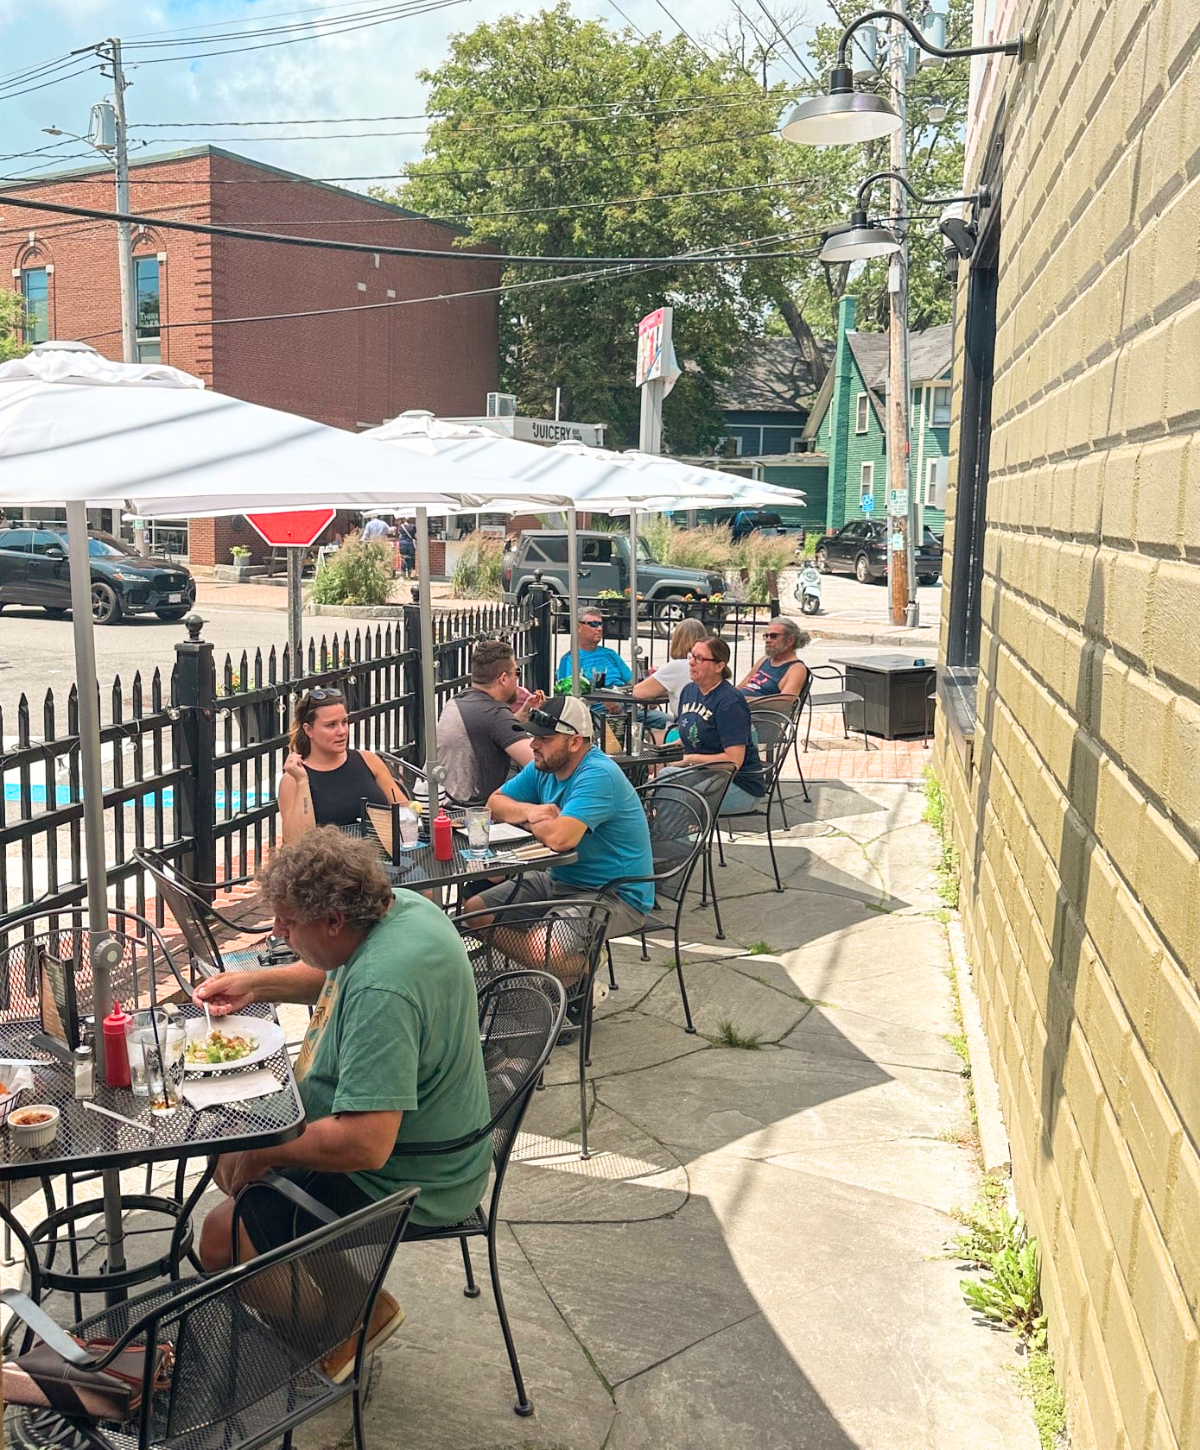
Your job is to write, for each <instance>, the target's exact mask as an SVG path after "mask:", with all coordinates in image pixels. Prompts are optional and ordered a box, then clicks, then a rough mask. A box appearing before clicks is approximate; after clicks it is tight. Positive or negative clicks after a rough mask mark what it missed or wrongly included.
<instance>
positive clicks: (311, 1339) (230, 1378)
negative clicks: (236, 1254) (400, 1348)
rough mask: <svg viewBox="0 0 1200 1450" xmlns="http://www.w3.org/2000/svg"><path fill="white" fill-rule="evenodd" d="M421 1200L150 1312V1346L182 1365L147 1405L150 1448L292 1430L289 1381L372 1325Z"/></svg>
mask: <svg viewBox="0 0 1200 1450" xmlns="http://www.w3.org/2000/svg"><path fill="white" fill-rule="evenodd" d="M416 1197H417V1190H416V1189H405V1190H404V1191H403V1192H400V1193H395V1194H393V1195H392V1196H391V1197H389V1198H384V1199H380V1200H379V1201H378V1202H376V1203H372V1204H369V1205H368V1206H367V1207H366V1208H361V1209H358V1210H357V1211H356V1212H355V1213H351V1214H347V1215H346V1217H344V1218H339V1219H337V1220H336V1221H335V1222H334V1223H331V1224H327V1225H324V1226H323V1227H321V1228H318V1229H315V1230H314V1231H313V1232H312V1233H309V1234H305V1235H304V1237H303V1238H299V1239H297V1240H295V1242H294V1243H290V1244H285V1245H283V1247H282V1248H279V1249H274V1250H272V1251H271V1252H270V1253H267V1254H264V1255H263V1256H262V1257H260V1258H257V1259H251V1260H250V1261H249V1262H248V1263H245V1264H240V1265H238V1266H236V1267H235V1268H232V1269H228V1270H226V1271H225V1272H224V1273H222V1274H219V1275H216V1276H215V1277H213V1278H212V1279H208V1280H203V1281H201V1282H200V1283H199V1284H198V1285H197V1287H195V1288H193V1289H184V1290H183V1291H182V1292H181V1293H177V1294H175V1295H173V1296H169V1297H168V1298H167V1301H166V1303H164V1304H162V1305H161V1306H159V1307H157V1308H156V1309H155V1310H154V1311H153V1312H152V1313H151V1314H149V1315H147V1316H145V1317H144V1318H143V1320H142V1327H141V1329H140V1331H139V1339H140V1340H142V1341H143V1342H145V1343H146V1344H147V1345H148V1346H153V1345H156V1344H162V1343H167V1344H172V1345H174V1348H175V1367H174V1371H173V1373H172V1376H171V1387H170V1391H169V1392H168V1393H163V1394H159V1395H155V1396H153V1397H152V1398H151V1399H149V1400H148V1402H146V1403H145V1404H144V1405H143V1407H142V1411H141V1414H142V1416H143V1423H145V1422H146V1421H147V1420H148V1422H149V1436H148V1437H147V1439H146V1440H144V1441H143V1443H150V1442H154V1443H159V1442H161V1441H165V1440H174V1439H176V1438H177V1437H178V1438H179V1439H180V1440H182V1439H183V1437H185V1436H189V1435H196V1436H197V1440H199V1438H200V1437H199V1434H198V1432H200V1431H202V1430H204V1429H206V1428H207V1427H209V1426H213V1425H221V1424H222V1423H224V1422H230V1421H232V1422H234V1423H233V1424H232V1425H229V1426H228V1433H227V1437H225V1438H227V1439H228V1440H229V1441H230V1442H231V1443H240V1442H244V1441H247V1440H252V1441H253V1442H254V1443H258V1442H259V1440H260V1439H261V1438H263V1432H264V1431H267V1430H269V1429H270V1428H271V1427H272V1425H278V1424H279V1423H281V1422H282V1421H283V1420H284V1419H285V1418H286V1417H287V1416H288V1414H289V1413H290V1412H291V1411H292V1410H293V1409H294V1398H293V1393H292V1390H291V1387H290V1381H292V1380H294V1379H295V1377H296V1376H297V1375H299V1374H302V1373H303V1372H304V1371H305V1370H307V1369H308V1367H309V1366H311V1365H313V1364H315V1363H316V1362H317V1361H318V1360H319V1359H321V1358H322V1356H324V1355H326V1354H328V1352H329V1351H330V1350H331V1349H334V1348H335V1347H336V1346H337V1345H339V1344H341V1343H342V1341H343V1340H345V1339H347V1338H348V1337H349V1336H350V1335H351V1334H353V1333H354V1332H355V1330H356V1329H358V1327H359V1325H360V1324H361V1323H362V1321H363V1317H364V1313H365V1311H366V1308H367V1305H368V1303H369V1301H370V1300H371V1299H372V1297H373V1295H374V1293H375V1292H376V1291H377V1289H378V1287H379V1285H380V1284H382V1282H383V1278H384V1275H385V1274H386V1273H387V1270H388V1266H389V1265H390V1263H391V1260H392V1256H393V1254H394V1253H395V1251H396V1245H397V1244H398V1243H399V1241H400V1238H401V1235H402V1234H403V1233H404V1230H405V1229H406V1228H407V1226H408V1221H409V1216H410V1215H411V1213H412V1206H413V1203H414V1201H415V1199H416ZM135 1307H136V1306H135ZM105 1320H106V1323H107V1324H108V1325H109V1326H110V1327H109V1331H108V1332H109V1333H113V1332H114V1330H115V1331H116V1332H117V1333H120V1332H121V1326H120V1325H119V1323H118V1324H114V1323H113V1311H112V1310H110V1311H108V1313H107V1315H106V1316H105ZM131 1327H132V1325H131ZM221 1439H222V1437H220V1436H217V1437H205V1443H210V1442H211V1443H213V1444H217V1443H220V1442H221Z"/></svg>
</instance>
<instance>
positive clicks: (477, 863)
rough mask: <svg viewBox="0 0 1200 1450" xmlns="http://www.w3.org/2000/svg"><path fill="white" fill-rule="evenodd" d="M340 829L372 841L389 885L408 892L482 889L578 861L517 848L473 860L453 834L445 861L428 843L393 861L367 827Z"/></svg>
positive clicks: (568, 853) (566, 853) (567, 855)
mask: <svg viewBox="0 0 1200 1450" xmlns="http://www.w3.org/2000/svg"><path fill="white" fill-rule="evenodd" d="M341 830H343V831H344V832H345V833H346V834H347V835H348V836H359V837H365V838H366V839H367V840H370V841H374V842H375V843H376V844H377V845H378V847H379V851H380V854H381V855H382V857H383V860H384V867H385V869H386V870H387V873H388V878H389V880H390V881H391V883H392V885H393V886H403V887H405V888H407V889H408V890H410V891H433V890H437V889H439V888H443V889H452V888H454V887H459V888H461V887H463V886H469V885H470V884H471V883H472V882H474V881H478V882H479V884H480V886H481V887H482V886H484V885H486V884H487V883H488V882H493V883H494V882H496V881H506V880H508V879H510V878H511V877H513V876H521V875H523V874H524V873H525V872H526V871H545V870H546V869H547V868H548V867H550V866H569V865H570V864H571V863H572V862H573V861H576V860H578V855H577V853H576V852H575V851H551V850H549V849H547V850H546V851H545V852H544V853H539V854H538V855H518V854H516V853H517V852H520V851H522V850H523V849H524V848H522V847H519V846H518V847H514V848H512V849H507V848H505V847H503V846H500V847H497V848H496V849H495V850H494V852H493V854H492V855H491V856H488V857H486V858H484V859H483V860H474V859H472V858H471V857H469V856H466V855H465V854H464V848H463V847H461V846H460V845H459V844H458V835H457V832H456V833H455V840H454V847H453V849H454V854H453V856H452V857H451V859H450V860H449V861H437V860H435V859H434V855H433V847H432V846H431V845H430V844H429V843H428V842H422V843H421V845H419V846H414V847H412V848H411V849H408V850H401V851H400V852H399V854H398V855H397V856H396V857H395V858H392V857H391V856H390V855H389V854H388V851H387V849H386V848H385V847H384V845H383V843H382V842H381V841H380V840H379V837H378V836H377V835H376V834H375V832H374V831H373V830H372V829H371V828H370V827H369V826H364V825H363V824H362V823H361V822H358V823H355V824H352V825H348V826H342V827H341ZM537 844H538V843H537V842H536V841H535V840H533V839H532V838H531V839H530V842H529V845H530V847H533V846H536V845H537Z"/></svg>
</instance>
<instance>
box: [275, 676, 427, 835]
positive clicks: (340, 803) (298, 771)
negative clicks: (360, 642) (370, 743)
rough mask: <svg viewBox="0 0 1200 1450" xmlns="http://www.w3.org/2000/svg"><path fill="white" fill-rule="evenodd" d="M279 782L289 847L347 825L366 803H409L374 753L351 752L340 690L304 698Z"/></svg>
mask: <svg viewBox="0 0 1200 1450" xmlns="http://www.w3.org/2000/svg"><path fill="white" fill-rule="evenodd" d="M288 746H289V754H288V757H287V759H286V760H285V761H284V762H283V778H282V779H281V780H280V782H279V815H280V819H281V820H282V822H283V839H284V842H285V844H288V845H290V844H291V843H292V842H293V841H296V840H298V839H299V838H300V837H301V836H302V835H303V834H304V833H305V831H311V830H313V829H314V828H315V827H317V826H348V825H351V824H352V823H353V822H355V821H357V820H359V819H360V818H361V816H362V803H363V801H364V800H367V801H370V803H371V804H372V805H379V806H385V805H390V804H391V803H392V802H393V801H395V802H397V803H399V804H404V803H406V802H407V800H408V797H407V796H406V795H405V794H404V792H403V791H402V790H401V789H400V787H399V786H398V785H397V784H396V782H395V781H394V780H393V779H392V777H391V776H390V775H389V774H388V768H387V766H386V765H384V763H383V761H382V760H380V758H379V757H378V756H377V755H376V754H375V753H374V751H371V750H351V749H350V721H349V717H348V716H347V714H346V697H345V696H344V695H343V694H342V692H341V690H334V689H322V688H318V689H315V690H309V692H308V693H307V694H306V695H302V696H301V697H300V703H299V704H298V705H297V706H296V714H295V716H294V718H293V720H292V729H291V733H290V735H289V737H288Z"/></svg>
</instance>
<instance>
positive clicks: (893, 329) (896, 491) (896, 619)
mask: <svg viewBox="0 0 1200 1450" xmlns="http://www.w3.org/2000/svg"><path fill="white" fill-rule="evenodd" d="M894 8H895V9H896V10H897V11H899V12H900V13H901V14H904V13H905V8H906V7H905V0H896V3H895V6H894ZM907 41H908V35H907V32H906V31H905V29H904V27H903V26H902V25H900V23H899V22H898V21H895V20H893V21H892V24H891V42H892V43H891V46H890V63H891V71H892V93H893V94H892V103H893V105H894V106H895V108H896V111H897V114H898V115H899V117H900V125H899V127H898V128H897V129H896V130H895V131H893V132H892V136H891V143H890V144H891V156H890V161H891V170H892V171H895V172H899V173H900V175H902V176H904V177H905V178H907V176H908V142H907V126H908V95H907V93H908V55H907V50H908V45H907ZM907 213H908V196H907V193H906V192H905V190H904V187H903V186H902V185H901V184H900V182H898V181H896V180H893V181H892V182H891V215H892V218H893V221H892V226H893V228H894V229H895V233H896V235H897V237H898V238H899V239H900V251H899V253H898V254H897V255H896V256H895V257H893V258H892V261H891V264H890V266H889V269H888V406H887V453H888V522H887V536H888V583H889V595H890V598H891V620H892V623H893V624H904V623H906V622H907V623H910V624H916V623H917V619H916V579H915V574H916V555H915V551H914V544H915V530H914V526H913V505H914V503H915V500H914V499H913V498H912V489H911V488H910V487H909V469H908V453H909V432H908V409H909V384H908V222H907Z"/></svg>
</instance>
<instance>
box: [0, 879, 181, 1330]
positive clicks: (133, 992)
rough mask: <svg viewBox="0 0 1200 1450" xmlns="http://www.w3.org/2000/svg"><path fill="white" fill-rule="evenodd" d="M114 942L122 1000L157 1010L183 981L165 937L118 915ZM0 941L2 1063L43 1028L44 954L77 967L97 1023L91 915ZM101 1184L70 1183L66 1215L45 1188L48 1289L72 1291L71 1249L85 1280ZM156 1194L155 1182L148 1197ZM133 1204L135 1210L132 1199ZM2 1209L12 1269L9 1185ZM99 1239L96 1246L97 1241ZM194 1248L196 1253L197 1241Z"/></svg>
mask: <svg viewBox="0 0 1200 1450" xmlns="http://www.w3.org/2000/svg"><path fill="white" fill-rule="evenodd" d="M107 934H108V936H109V937H111V938H112V939H113V940H114V941H116V942H117V943H118V944H119V946H120V948H121V955H120V958H119V960H118V961H117V962H116V964H115V965H114V966H113V967H112V968H111V969H110V982H111V986H112V993H113V997H114V1000H116V1001H119V1002H121V1003H123V1004H124V1005H125V1006H128V1007H133V1006H147V1007H150V1006H155V1005H157V1003H158V993H159V986H160V984H161V983H169V981H170V976H168V973H170V975H171V976H175V977H176V978H178V973H177V972H176V969H175V963H174V961H173V960H172V958H171V953H170V951H169V950H168V948H167V944H166V942H165V941H164V940H163V937H162V934H161V932H160V931H159V929H158V928H157V927H156V926H155V925H154V924H153V922H149V921H146V920H145V919H144V918H143V917H140V916H137V915H136V914H135V913H133V912H129V911H124V910H122V909H120V908H115V907H114V908H112V909H110V910H109V913H108V923H107ZM0 941H3V942H5V943H6V945H3V946H0V1057H14V1058H23V1057H29V1056H30V1054H31V1046H30V1041H29V1033H30V1025H31V1024H32V1023H40V1022H41V1020H42V1002H41V978H40V961H41V954H42V953H43V952H46V953H48V954H49V955H50V956H52V957H56V958H58V959H59V960H60V961H63V962H66V963H68V964H69V965H70V967H71V980H72V984H73V987H74V995H75V1001H76V1008H77V1011H78V1013H79V1016H80V1018H81V1019H82V1018H84V1017H88V1016H91V1015H92V1013H93V1011H94V1008H93V996H92V993H93V980H92V963H91V949H90V941H91V934H90V932H89V929H88V914H87V911H86V910H85V909H84V908H83V907H69V908H65V909H61V910H58V911H53V912H50V911H47V910H46V909H45V908H44V907H42V908H39V909H37V910H35V911H30V912H26V913H25V914H24V915H18V916H14V917H10V918H9V919H8V920H7V921H6V922H5V924H4V928H3V931H2V932H0ZM46 1060H47V1061H50V1060H51V1057H50V1054H49V1053H47V1054H46ZM97 1176H98V1174H97V1173H95V1172H88V1171H85V1172H79V1173H68V1174H67V1175H65V1179H64V1196H65V1199H66V1208H65V1209H63V1210H59V1209H58V1208H57V1207H56V1204H55V1198H54V1190H53V1186H52V1184H51V1181H50V1179H48V1178H43V1179H41V1180H39V1181H40V1184H41V1189H42V1196H43V1198H44V1199H45V1203H46V1211H47V1215H48V1217H49V1218H50V1219H55V1220H56V1227H55V1228H54V1230H53V1232H48V1233H47V1235H46V1236H45V1238H44V1239H42V1238H39V1239H38V1241H37V1243H36V1244H33V1245H32V1246H31V1245H30V1244H27V1245H26V1252H27V1253H29V1252H30V1251H31V1248H38V1247H40V1246H41V1245H42V1244H43V1243H44V1244H45V1247H46V1258H45V1261H44V1264H43V1265H42V1272H41V1274H40V1275H39V1278H40V1280H41V1281H42V1282H44V1283H45V1285H46V1287H47V1288H64V1287H67V1286H66V1285H65V1284H59V1283H57V1282H56V1279H57V1274H56V1271H55V1269H54V1261H55V1257H56V1255H57V1253H58V1251H59V1249H60V1247H61V1246H62V1244H64V1243H65V1245H66V1250H67V1256H68V1260H69V1262H70V1272H71V1275H72V1276H73V1277H75V1276H78V1274H79V1242H80V1240H81V1239H86V1238H88V1236H87V1235H85V1234H82V1233H81V1234H77V1233H76V1231H75V1228H74V1224H75V1221H76V1218H77V1216H78V1215H77V1214H76V1209H78V1210H79V1211H80V1213H82V1212H83V1209H84V1208H85V1205H77V1204H76V1201H75V1189H76V1188H77V1187H78V1186H79V1185H80V1184H83V1183H87V1182H90V1181H91V1180H93V1179H95V1178H96V1177H97ZM182 1182H183V1165H182V1163H181V1164H180V1169H179V1172H178V1174H177V1177H176V1201H177V1202H180V1203H181V1202H182V1201H183V1194H182ZM149 1193H150V1183H149V1174H147V1186H146V1194H147V1195H149ZM130 1201H131V1202H133V1200H132V1199H131V1200H130ZM0 1203H2V1204H3V1210H4V1212H3V1214H2V1215H0V1216H3V1217H4V1219H5V1223H4V1261H5V1263H13V1262H14V1260H13V1256H12V1225H11V1223H10V1222H9V1219H8V1213H9V1208H10V1204H11V1195H10V1185H9V1184H8V1183H4V1184H3V1185H0ZM139 1206H140V1207H142V1208H143V1209H149V1210H150V1211H152V1212H155V1211H160V1210H161V1211H169V1210H165V1209H163V1202H160V1201H158V1200H154V1201H153V1202H152V1201H151V1200H150V1199H149V1198H146V1199H144V1200H141V1201H139ZM64 1217H65V1220H66V1221H65V1222H63V1223H61V1224H59V1223H57V1219H59V1218H64ZM60 1230H62V1232H60ZM91 1237H92V1238H94V1235H92V1236H91ZM186 1242H187V1246H188V1247H189V1248H190V1245H191V1237H190V1233H189V1235H188V1236H187V1240H186ZM84 1252H86V1249H85V1250H84ZM131 1282H136V1280H131ZM73 1297H74V1300H75V1312H76V1315H77V1316H78V1315H79V1314H81V1313H82V1312H83V1311H82V1304H81V1300H80V1297H79V1293H77V1292H76V1293H74V1295H73Z"/></svg>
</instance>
